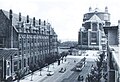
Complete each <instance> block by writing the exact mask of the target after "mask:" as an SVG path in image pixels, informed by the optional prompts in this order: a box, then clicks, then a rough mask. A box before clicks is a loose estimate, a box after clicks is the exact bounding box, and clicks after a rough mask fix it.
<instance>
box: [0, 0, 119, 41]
mask: <svg viewBox="0 0 120 82" xmlns="http://www.w3.org/2000/svg"><path fill="white" fill-rule="evenodd" d="M119 5H120V0H0V9H3V10H6V11H9V10H10V9H12V11H13V13H16V14H18V13H19V12H21V14H22V15H23V16H27V15H29V17H30V18H33V17H36V19H41V20H42V21H43V20H46V21H48V22H49V23H51V25H52V27H53V28H54V30H55V32H56V34H57V35H58V40H61V41H77V40H78V31H79V29H80V27H81V26H82V20H83V14H85V13H87V12H88V9H89V7H91V8H92V9H95V8H98V9H99V10H101V11H105V7H106V6H107V7H108V12H109V13H110V14H111V17H110V18H111V23H112V25H118V20H120V9H119V8H120V6H119Z"/></svg>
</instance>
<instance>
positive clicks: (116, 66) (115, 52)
mask: <svg viewBox="0 0 120 82" xmlns="http://www.w3.org/2000/svg"><path fill="white" fill-rule="evenodd" d="M103 28H104V32H105V34H106V35H107V40H108V42H107V73H108V81H107V82H120V63H119V62H120V53H119V51H120V50H119V49H120V46H119V45H120V41H119V39H120V37H119V36H120V30H119V29H120V21H118V25H117V26H109V27H103Z"/></svg>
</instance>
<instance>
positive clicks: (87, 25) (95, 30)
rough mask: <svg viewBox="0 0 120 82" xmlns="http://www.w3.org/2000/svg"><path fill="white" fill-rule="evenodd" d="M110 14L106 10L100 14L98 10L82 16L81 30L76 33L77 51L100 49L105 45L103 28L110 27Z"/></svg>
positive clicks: (90, 9) (90, 10)
mask: <svg viewBox="0 0 120 82" xmlns="http://www.w3.org/2000/svg"><path fill="white" fill-rule="evenodd" d="M110 24H111V23H110V13H108V8H107V7H105V11H104V12H101V11H100V10H99V9H98V8H95V9H94V10H92V8H91V7H90V8H89V12H88V13H85V14H84V17H83V23H82V28H80V31H79V33H78V47H79V49H98V50H101V49H102V45H104V44H105V39H104V38H105V34H104V30H103V27H106V26H110Z"/></svg>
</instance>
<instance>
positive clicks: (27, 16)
mask: <svg viewBox="0 0 120 82" xmlns="http://www.w3.org/2000/svg"><path fill="white" fill-rule="evenodd" d="M27 23H29V15H27Z"/></svg>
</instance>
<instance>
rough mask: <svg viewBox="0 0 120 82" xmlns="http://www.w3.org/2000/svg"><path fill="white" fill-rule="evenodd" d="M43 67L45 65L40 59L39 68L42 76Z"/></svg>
mask: <svg viewBox="0 0 120 82" xmlns="http://www.w3.org/2000/svg"><path fill="white" fill-rule="evenodd" d="M42 67H43V62H42V60H40V61H38V69H39V71H40V76H42V74H41V71H42Z"/></svg>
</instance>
